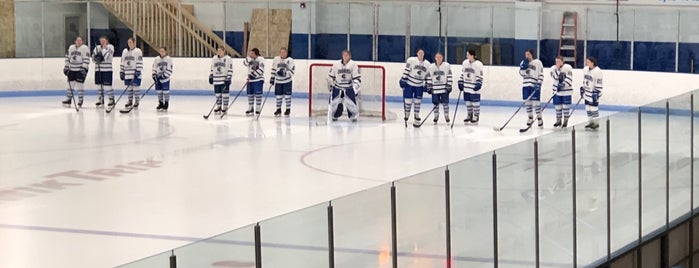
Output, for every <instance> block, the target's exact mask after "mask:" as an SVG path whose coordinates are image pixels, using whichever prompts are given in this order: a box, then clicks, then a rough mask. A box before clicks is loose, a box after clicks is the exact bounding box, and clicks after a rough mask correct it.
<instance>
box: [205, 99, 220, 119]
mask: <svg viewBox="0 0 699 268" xmlns="http://www.w3.org/2000/svg"><path fill="white" fill-rule="evenodd" d="M216 104H218V98H217V99H216V100H214V105H212V106H211V110H209V113H208V114H205V115H203V116H204V119H209V116H211V113H212V112H214V108H216Z"/></svg>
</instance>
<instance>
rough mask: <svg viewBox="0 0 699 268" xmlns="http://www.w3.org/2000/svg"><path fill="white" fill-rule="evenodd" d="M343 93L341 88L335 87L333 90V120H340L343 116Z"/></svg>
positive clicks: (331, 106)
mask: <svg viewBox="0 0 699 268" xmlns="http://www.w3.org/2000/svg"><path fill="white" fill-rule="evenodd" d="M341 92H342V91H341V90H340V89H339V88H336V87H333V90H332V97H331V100H330V109H331V111H332V114H333V118H338V117H340V116H341V115H342V109H343V107H342V104H341V102H342V96H341V94H340V93H341Z"/></svg>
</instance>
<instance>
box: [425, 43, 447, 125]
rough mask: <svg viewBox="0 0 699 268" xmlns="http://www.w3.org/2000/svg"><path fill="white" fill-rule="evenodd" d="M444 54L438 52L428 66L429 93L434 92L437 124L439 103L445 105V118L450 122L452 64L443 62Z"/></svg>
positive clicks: (435, 121)
mask: <svg viewBox="0 0 699 268" xmlns="http://www.w3.org/2000/svg"><path fill="white" fill-rule="evenodd" d="M443 60H444V56H443V55H442V53H439V52H437V54H435V55H434V63H432V64H431V65H430V67H429V68H427V93H430V94H432V104H434V108H432V110H433V111H434V119H432V122H434V123H435V124H436V123H437V121H439V104H442V106H443V107H444V120H446V121H447V123H449V121H451V120H450V119H449V93H451V89H452V82H453V81H452V75H451V65H449V63H448V62H443Z"/></svg>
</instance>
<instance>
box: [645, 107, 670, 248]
mask: <svg viewBox="0 0 699 268" xmlns="http://www.w3.org/2000/svg"><path fill="white" fill-rule="evenodd" d="M665 104H666V101H664V100H663V101H659V102H656V103H653V104H649V105H646V106H643V107H641V152H642V157H641V178H642V180H643V185H642V186H641V187H642V189H643V193H642V194H643V195H642V196H643V199H642V200H641V201H642V205H641V207H642V217H643V222H641V225H642V233H643V235H644V236H645V235H648V234H650V233H651V232H653V231H656V230H659V229H660V228H661V227H663V226H665V205H666V203H667V202H666V201H665V198H666V185H665V183H666V182H667V177H666V172H667V166H666V162H665V161H666V159H665V157H666V153H667V152H666V149H665V144H666V137H667V135H666V132H665V128H666V119H665V118H666V111H665Z"/></svg>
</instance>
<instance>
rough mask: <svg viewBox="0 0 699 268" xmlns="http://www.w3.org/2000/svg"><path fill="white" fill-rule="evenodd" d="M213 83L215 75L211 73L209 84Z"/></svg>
mask: <svg viewBox="0 0 699 268" xmlns="http://www.w3.org/2000/svg"><path fill="white" fill-rule="evenodd" d="M213 84H214V75H213V74H210V75H209V85H213Z"/></svg>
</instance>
